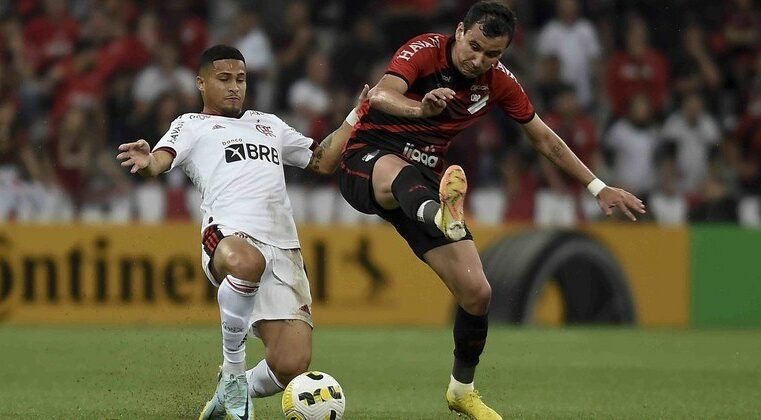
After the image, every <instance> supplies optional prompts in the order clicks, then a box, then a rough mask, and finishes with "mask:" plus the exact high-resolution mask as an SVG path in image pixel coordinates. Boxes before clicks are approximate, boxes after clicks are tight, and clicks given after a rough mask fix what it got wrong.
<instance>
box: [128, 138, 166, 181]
mask: <svg viewBox="0 0 761 420" xmlns="http://www.w3.org/2000/svg"><path fill="white" fill-rule="evenodd" d="M119 151H120V152H121V153H119V154H118V155H116V158H117V159H119V160H121V161H122V162H121V165H122V166H132V168H130V172H131V173H133V174H134V173H136V172H137V173H139V174H140V175H142V176H144V177H152V176H156V175H158V174H160V173H163V172H166V171H167V170H169V168H171V167H172V160H174V157H173V156H172V155H171V154H170V153H169V152H165V151H163V150H157V151H155V152H151V146H150V145H149V144H148V142H147V141H145V140H143V139H140V140H138V141H136V142H133V143H124V144H120V145H119Z"/></svg>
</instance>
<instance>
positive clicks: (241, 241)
mask: <svg viewBox="0 0 761 420" xmlns="http://www.w3.org/2000/svg"><path fill="white" fill-rule="evenodd" d="M266 266H267V261H266V259H265V258H264V255H263V254H262V252H261V251H260V250H259V248H257V247H256V246H254V245H253V244H251V243H250V242H249V241H248V240H247V239H245V238H243V237H241V236H238V235H230V236H225V237H224V238H222V240H220V241H219V244H218V245H217V247H216V249H215V250H214V255H213V258H212V263H211V265H210V267H211V268H212V274H213V275H214V278H216V279H217V281H221V280H222V279H223V278H224V277H225V276H227V275H233V276H235V277H237V278H240V279H242V280H245V281H249V282H257V281H259V279H260V278H261V276H262V273H263V272H264V269H265V267H266Z"/></svg>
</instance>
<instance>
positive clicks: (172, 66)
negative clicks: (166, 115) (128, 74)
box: [132, 43, 199, 113]
mask: <svg viewBox="0 0 761 420" xmlns="http://www.w3.org/2000/svg"><path fill="white" fill-rule="evenodd" d="M167 92H173V93H177V94H180V95H182V96H183V105H184V106H183V108H189V109H192V108H197V107H198V106H197V104H198V97H199V94H198V88H196V75H195V72H193V71H190V70H189V69H188V68H186V67H182V66H181V65H180V63H179V56H178V51H177V48H175V46H174V45H172V44H170V43H162V44H161V45H159V46H158V48H156V50H155V53H154V57H153V63H152V64H151V65H150V66H148V67H146V68H145V69H143V70H142V71H141V72H140V73H138V75H137V77H136V78H135V83H134V86H133V88H132V95H133V97H134V99H135V105H136V107H137V109H136V111H137V112H138V113H142V112H143V110H145V109H146V108H148V107H149V106H150V104H151V103H152V102H153V101H155V100H156V98H158V97H159V96H161V95H163V94H165V93H167Z"/></svg>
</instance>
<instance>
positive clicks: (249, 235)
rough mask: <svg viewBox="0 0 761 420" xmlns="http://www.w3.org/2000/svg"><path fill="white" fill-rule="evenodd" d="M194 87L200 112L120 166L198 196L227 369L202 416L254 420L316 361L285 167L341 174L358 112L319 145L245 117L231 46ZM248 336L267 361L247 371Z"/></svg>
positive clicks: (203, 68)
mask: <svg viewBox="0 0 761 420" xmlns="http://www.w3.org/2000/svg"><path fill="white" fill-rule="evenodd" d="M196 84H197V87H198V90H200V91H201V96H202V98H203V105H204V107H203V111H202V112H201V113H198V114H184V115H182V116H180V117H178V118H177V119H176V120H175V121H174V122H172V124H171V126H170V127H169V130H168V131H167V132H166V134H164V136H163V137H162V138H161V139H160V140H159V141H158V143H156V145H155V146H154V147H153V150H152V151H151V149H150V146H149V144H148V142H146V141H145V140H138V141H136V142H134V143H126V144H122V145H120V146H119V150H120V152H121V153H119V155H118V156H117V158H118V159H120V160H122V163H121V164H122V166H131V172H132V173H136V172H137V173H140V174H141V175H144V176H156V175H158V174H160V173H163V172H165V171H167V170H169V169H171V168H174V167H178V166H179V167H180V168H182V170H183V171H185V173H186V174H187V175H188V177H190V179H191V180H192V181H193V183H194V184H195V186H196V187H197V188H198V189H199V190H200V192H201V195H202V197H203V199H202V203H201V213H202V215H203V220H202V224H201V225H202V226H201V232H202V238H203V239H202V252H201V259H202V265H203V270H204V272H205V273H206V275H207V276H208V278H209V280H210V281H211V282H212V283H214V284H215V285H217V286H219V288H218V292H217V301H218V303H219V312H220V318H221V326H222V353H223V360H224V361H223V363H222V370H221V373H220V378H219V383H218V385H217V390H216V392H215V394H214V396H213V397H212V398H211V400H210V401H209V402H208V403H207V404H206V406H205V407H204V409H203V411H202V412H201V415H200V417H199V418H201V419H218V418H219V419H221V418H232V419H235V420H238V419H244V420H247V419H249V418H253V407H252V403H251V399H250V397H252V396H253V397H265V396H269V395H273V394H276V393H278V392H281V391H282V390H283V389H284V387H285V385H287V384H288V382H290V380H291V379H292V378H294V377H295V376H297V375H298V374H300V373H302V372H304V371H306V369H307V368H308V367H309V363H310V361H311V356H312V316H311V303H312V299H311V296H310V292H309V282H308V280H307V277H306V274H305V272H304V264H303V261H302V259H301V252H300V249H299V248H300V246H299V240H298V237H297V235H296V225H295V223H294V221H293V216H292V210H291V204H290V202H289V200H288V196H287V195H286V189H285V178H284V175H283V165H291V166H298V167H301V168H305V167H308V168H310V169H312V170H314V171H316V172H319V173H332V172H333V171H335V169H336V167H337V166H338V163H339V161H340V155H341V150H342V149H343V146H344V144H345V143H346V141H347V140H348V138H349V135H350V133H351V130H352V126H353V124H354V122H355V121H356V120H355V118H356V112H355V111H352V113H351V114H349V117H347V121H346V122H344V123H343V124H342V125H341V127H339V128H338V129H337V130H336V131H334V132H333V133H331V134H330V135H328V136H327V137H326V138H325V139H324V140H323V141H322V142H321V143H319V144H318V143H317V142H315V141H314V140H312V139H310V138H308V137H305V136H303V135H302V134H300V133H299V132H297V131H296V130H294V129H293V128H291V127H289V126H288V125H287V124H286V123H284V122H283V121H282V120H280V119H279V118H278V117H277V116H275V115H272V114H265V113H262V112H257V111H245V112H243V111H242V106H243V100H244V99H245V92H246V68H245V60H244V58H243V55H241V53H240V52H239V51H238V50H237V49H235V48H232V47H228V46H224V45H217V46H214V47H211V48H209V49H208V50H206V51H205V52H204V53H203V55H202V56H201V60H200V65H199V69H198V77H197V78H196ZM366 93H367V87H365V89H364V90H363V92H362V94H361V95H360V101H362V100H364V98H365V95H366ZM249 331H250V333H251V334H252V335H254V336H256V337H259V338H261V340H262V341H263V342H264V346H265V358H264V359H263V360H262V361H260V362H259V364H257V365H256V366H255V367H254V368H253V369H250V370H249V371H246V369H245V359H246V353H245V352H246V344H245V339H246V336H247V334H248V333H249Z"/></svg>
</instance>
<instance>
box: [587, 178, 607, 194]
mask: <svg viewBox="0 0 761 420" xmlns="http://www.w3.org/2000/svg"><path fill="white" fill-rule="evenodd" d="M605 187H607V185H605V183H604V182H602V181H600V178H595V179H593V180H592V182H590V183H589V184H587V189H588V190H589V192H591V193H592V195H593V196H595V197H597V194H600V191H602V189H603V188H605Z"/></svg>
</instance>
